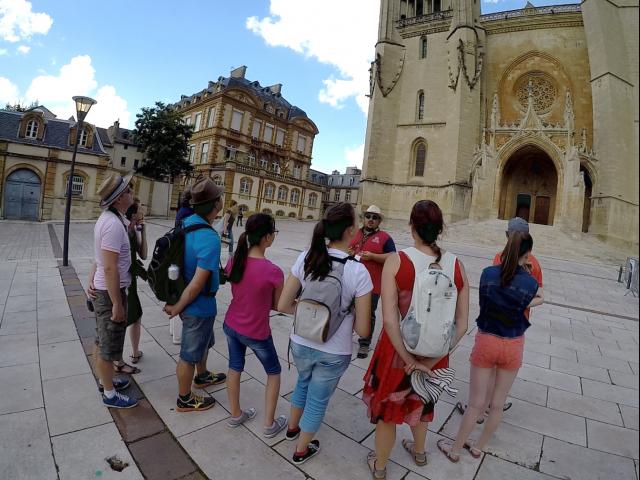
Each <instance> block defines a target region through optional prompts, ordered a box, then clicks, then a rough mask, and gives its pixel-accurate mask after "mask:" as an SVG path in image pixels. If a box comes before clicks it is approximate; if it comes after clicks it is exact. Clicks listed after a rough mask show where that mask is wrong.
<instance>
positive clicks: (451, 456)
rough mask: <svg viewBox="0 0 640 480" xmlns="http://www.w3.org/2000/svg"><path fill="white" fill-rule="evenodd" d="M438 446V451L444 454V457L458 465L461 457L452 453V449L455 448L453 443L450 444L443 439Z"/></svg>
mask: <svg viewBox="0 0 640 480" xmlns="http://www.w3.org/2000/svg"><path fill="white" fill-rule="evenodd" d="M437 445H438V450H440V451H441V452H442V453H444V456H445V457H447V460H449V461H450V462H451V463H458V462H459V461H460V455H459V454H457V453H453V452H452V451H451V447H452V446H453V444H452V443H450V442H448V441H447V440H445V439H444V438H441V439H440V440H438V443H437ZM444 445H447V446H448V447H449V450H446V449H445V447H444Z"/></svg>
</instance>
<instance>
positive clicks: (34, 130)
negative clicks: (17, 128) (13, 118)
mask: <svg viewBox="0 0 640 480" xmlns="http://www.w3.org/2000/svg"><path fill="white" fill-rule="evenodd" d="M24 136H25V137H27V138H38V122H37V121H36V120H29V123H27V129H26V130H25V132H24Z"/></svg>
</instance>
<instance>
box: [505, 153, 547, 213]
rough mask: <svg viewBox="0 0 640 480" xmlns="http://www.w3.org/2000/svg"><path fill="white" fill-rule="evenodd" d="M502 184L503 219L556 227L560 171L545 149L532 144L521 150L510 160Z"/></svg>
mask: <svg viewBox="0 0 640 480" xmlns="http://www.w3.org/2000/svg"><path fill="white" fill-rule="evenodd" d="M500 184H501V189H500V208H499V216H500V218H503V219H508V218H512V217H516V216H518V217H521V218H524V219H525V220H527V221H528V222H530V223H538V224H542V225H553V220H554V216H555V210H556V198H557V189H558V172H557V170H556V167H555V165H554V163H553V160H551V158H550V157H549V155H547V154H546V153H545V152H544V151H543V150H541V149H540V148H538V147H536V146H533V145H526V146H524V147H522V148H520V149H518V150H517V151H516V152H515V153H513V155H511V157H510V158H509V159H508V160H507V162H506V164H505V166H504V168H503V170H502V179H501V182H500Z"/></svg>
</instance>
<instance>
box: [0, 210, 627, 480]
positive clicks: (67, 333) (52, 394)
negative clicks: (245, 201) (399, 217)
mask: <svg viewBox="0 0 640 480" xmlns="http://www.w3.org/2000/svg"><path fill="white" fill-rule="evenodd" d="M168 225H170V222H167V221H166V220H157V219H156V220H154V219H151V220H150V221H149V234H150V238H151V239H152V240H155V238H157V237H158V236H159V235H160V234H161V233H162V232H163V231H165V230H166V229H167V226H168ZM7 227H8V228H7ZM278 229H279V231H280V233H279V236H278V239H277V241H276V243H275V245H274V247H273V248H272V249H271V250H270V251H269V252H268V255H269V256H270V258H271V259H272V260H273V261H275V262H276V263H277V264H278V265H280V266H281V267H282V268H283V269H284V270H285V272H286V271H288V269H289V268H290V266H291V265H292V263H293V260H294V259H295V257H296V256H297V255H298V254H299V252H300V251H301V250H302V249H304V248H305V246H306V243H307V242H308V239H309V236H310V232H311V229H312V225H311V224H309V223H298V222H290V221H279V222H278ZM487 229H488V230H489V232H488V233H487V232H485V233H484V234H483V237H482V238H476V241H474V237H478V235H479V234H478V233H477V228H476V227H475V226H473V227H472V226H469V228H467V229H465V228H464V225H463V226H455V231H456V235H455V238H452V236H451V232H452V231H453V230H454V229H453V228H452V229H451V230H450V232H449V237H448V239H445V242H444V245H445V247H446V248H449V249H451V250H452V251H453V252H455V253H456V254H458V255H459V256H460V258H461V259H462V261H463V262H464V264H465V266H466V268H467V271H468V273H469V278H470V282H471V286H472V295H471V312H472V313H471V321H470V323H471V326H473V315H474V314H475V313H477V285H478V278H479V274H480V272H481V270H482V268H483V267H484V266H486V265H488V264H489V262H490V259H491V258H492V257H493V255H494V253H495V251H496V250H498V249H499V247H500V246H501V245H499V246H498V247H497V248H491V247H490V246H488V242H487V241H486V239H487V238H491V237H490V236H493V238H496V243H500V240H499V239H500V238H501V237H500V231H501V230H503V229H504V227H503V225H501V224H499V223H497V222H493V223H489V224H488V226H487ZM53 230H54V232H55V234H56V236H57V238H58V239H59V241H60V243H61V242H62V225H53ZM238 233H239V232H238ZM534 234H536V232H534ZM542 234H544V235H546V236H548V241H547V244H545V248H540V249H539V250H540V251H539V252H538V253H544V254H543V255H539V259H540V263H541V264H542V267H543V270H544V280H545V294H546V297H547V300H548V301H549V302H548V303H547V304H545V305H543V306H541V307H538V308H536V309H535V311H534V312H533V315H532V324H533V326H532V328H530V329H529V330H528V332H527V341H526V348H525V364H524V366H523V368H522V369H521V370H520V373H519V378H518V379H517V380H516V383H515V385H514V387H513V389H512V392H511V399H512V401H513V407H512V408H511V409H510V410H509V411H508V412H506V414H505V418H504V422H503V424H502V425H501V426H500V428H499V430H498V432H497V433H496V435H495V438H494V439H493V440H492V441H491V443H490V445H489V447H488V449H487V453H486V454H485V455H484V456H483V458H481V459H479V460H473V459H472V458H471V457H470V456H469V455H463V456H462V460H461V462H460V463H459V464H456V465H454V464H451V463H449V462H448V461H447V460H446V459H445V458H444V456H443V455H441V454H440V453H439V452H438V451H437V449H436V448H435V444H436V441H437V439H438V438H440V437H442V436H444V437H448V438H451V437H452V436H453V435H455V432H456V431H457V426H458V424H459V421H460V418H461V417H460V415H459V414H458V413H456V411H455V409H454V404H455V402H456V400H457V399H451V398H449V397H445V398H443V399H442V400H441V401H440V402H439V403H438V405H437V408H436V416H435V421H434V422H433V423H432V424H430V433H429V437H428V447H427V450H428V452H429V454H430V459H429V460H430V461H429V464H428V465H427V466H424V467H417V466H416V465H415V464H413V463H411V462H410V458H409V456H408V455H406V453H405V452H404V451H403V450H402V448H401V447H396V448H395V450H394V452H393V454H392V460H393V463H392V464H391V465H390V468H389V477H388V478H390V479H406V480H419V479H424V478H428V479H431V480H439V479H447V480H450V479H463V480H466V479H469V480H471V479H475V480H496V479H505V480H506V479H527V480H533V479H546V480H548V479H554V478H570V479H580V480H582V479H586V480H589V479H594V480H595V479H601V478H615V479H637V469H638V457H639V452H638V407H639V405H638V379H639V377H638V373H639V366H638V300H637V299H635V298H634V297H633V296H632V295H627V296H625V291H624V288H623V287H622V286H621V284H618V283H617V282H616V279H617V265H616V263H615V262H617V261H618V259H619V258H621V257H623V256H622V255H620V254H617V253H616V254H611V255H609V254H608V255H607V256H601V257H599V256H598V251H597V250H598V248H602V247H601V246H600V245H599V244H598V243H596V242H594V243H593V244H590V245H593V247H589V248H591V250H589V248H587V246H585V245H578V246H577V247H575V248H574V249H572V250H571V251H568V250H567V249H568V248H569V249H571V246H570V245H569V246H567V244H566V243H567V242H566V239H565V238H560V239H559V240H557V241H556V240H554V238H555V237H554V234H553V232H549V231H544V232H541V233H540V234H537V235H536V237H535V238H539V237H541V236H542ZM394 236H395V237H396V238H397V240H398V243H399V244H400V246H402V245H404V244H406V243H407V242H408V237H407V235H406V233H402V232H400V233H396V234H395V235H394ZM236 238H237V236H236ZM502 238H503V237H502ZM453 240H455V243H454V241H453ZM554 243H555V244H556V247H557V248H556V249H555V250H554V248H553V245H554ZM536 247H537V245H536ZM594 250H595V251H594ZM536 251H538V249H536ZM53 252H54V250H52V248H51V243H50V239H49V234H48V231H47V226H46V225H44V224H21V223H12V222H1V223H0V314H1V316H0V318H1V321H0V382H1V384H2V390H1V392H0V445H1V446H2V448H0V472H2V474H1V475H0V477H2V478H7V479H40V478H46V479H49V478H52V479H55V478H61V479H77V478H143V475H144V476H146V478H159V479H164V478H178V476H177V475H173V474H171V475H169V474H168V473H166V472H165V473H163V472H162V471H160V470H159V469H158V468H156V469H155V470H154V469H153V468H152V466H150V465H147V464H146V460H145V461H141V460H139V458H149V456H147V457H144V456H141V455H139V453H140V451H142V450H146V451H149V452H151V453H153V454H154V455H155V459H156V462H158V463H160V464H162V461H163V457H165V456H167V455H166V454H165V453H164V452H166V451H167V447H166V445H167V444H168V443H167V442H169V441H172V442H174V441H176V440H177V442H178V443H179V444H180V445H181V446H182V448H183V449H184V450H185V451H186V452H187V453H188V455H189V456H190V457H191V459H193V460H194V461H195V462H196V464H197V465H198V466H199V468H200V470H201V471H200V473H198V472H192V473H189V471H188V468H187V467H184V468H185V469H186V470H184V472H185V473H187V474H188V475H189V476H188V477H184V478H202V475H201V474H204V475H205V476H206V477H208V478H214V479H216V480H218V479H239V478H242V479H254V478H256V479H257V478H260V479H275V478H279V479H304V478H313V479H317V480H324V479H340V480H343V479H367V478H370V475H369V473H368V470H367V467H366V463H365V457H366V454H367V452H368V451H369V449H371V448H372V447H373V441H374V437H373V425H371V424H370V423H369V422H368V420H367V417H366V410H365V407H364V404H363V403H362V401H361V400H360V394H361V390H362V387H363V382H362V376H363V374H364V369H365V368H366V367H367V365H368V360H358V359H355V358H354V360H353V361H352V363H351V366H350V367H349V369H348V370H347V372H346V374H345V375H344V377H343V378H342V380H341V382H340V384H339V388H338V390H337V391H336V394H335V396H334V397H333V398H332V401H331V404H330V408H329V410H328V413H327V416H326V418H325V422H324V425H323V426H322V428H321V430H320V432H319V434H318V438H319V439H320V442H321V444H322V451H321V453H320V454H319V455H318V456H317V457H316V458H314V459H312V460H310V461H308V462H307V463H305V464H303V465H301V466H300V467H297V466H294V465H293V464H292V463H290V458H291V454H292V449H293V445H292V444H291V443H289V442H286V441H285V440H284V439H283V436H282V435H280V436H278V437H276V438H274V439H271V440H266V439H264V438H263V437H262V436H261V434H260V433H261V425H262V420H261V413H260V411H261V410H262V408H263V401H262V398H263V385H264V383H265V381H266V377H265V374H264V372H263V371H262V368H261V366H260V364H259V362H258V361H257V359H256V358H255V356H254V355H249V356H248V358H247V364H246V372H245V374H244V376H243V382H242V387H241V398H242V404H243V407H245V408H246V407H250V406H255V407H256V408H258V411H259V414H258V416H257V418H256V419H255V420H253V421H251V422H249V423H248V424H247V425H246V426H242V427H240V428H238V429H234V430H230V429H228V428H227V427H226V425H225V422H224V420H225V419H226V418H227V417H228V415H229V413H228V402H227V399H226V392H225V391H224V390H225V388H224V386H218V387H213V388H210V389H208V392H206V394H210V395H213V396H214V397H215V398H216V399H217V400H218V402H219V404H218V406H216V407H215V408H214V409H212V410H211V411H208V412H203V413H201V414H193V415H185V414H182V415H180V414H177V413H175V411H174V410H173V407H174V402H175V394H176V388H177V385H176V380H175V374H174V371H175V362H176V358H177V354H178V350H179V347H178V346H175V345H173V344H172V343H171V338H170V336H169V331H168V319H167V317H166V315H164V314H163V313H162V312H161V306H160V305H159V304H158V302H156V301H155V299H154V298H153V295H152V294H151V292H150V291H149V289H148V287H147V286H146V285H143V286H141V288H140V290H141V301H142V304H143V308H144V311H145V314H144V317H143V320H142V322H143V332H142V350H143V351H144V354H145V356H144V358H143V359H142V361H141V362H140V364H139V366H140V368H141V369H142V372H141V373H140V374H138V375H136V376H135V379H136V382H137V384H138V386H139V388H140V390H141V393H142V394H143V395H144V396H145V398H146V401H148V402H149V404H150V406H151V407H152V409H151V410H155V413H157V415H159V417H160V418H161V419H162V422H164V428H166V431H165V433H164V434H162V435H156V436H153V437H151V436H149V437H145V436H144V435H143V434H142V435H140V436H139V439H136V440H135V441H134V442H128V441H127V443H125V441H124V440H123V438H124V439H125V440H126V438H127V437H129V436H130V432H126V431H124V430H125V429H126V427H127V424H126V422H125V424H124V427H123V425H122V424H121V423H117V422H114V420H113V418H112V416H111V415H109V412H108V411H107V409H105V408H104V407H103V406H102V405H101V404H100V401H99V396H98V393H97V390H96V389H95V383H94V380H93V376H92V374H91V369H90V363H89V362H87V358H89V359H90V357H86V355H85V350H84V349H83V343H82V341H81V338H83V337H84V334H83V332H81V331H79V330H78V329H76V326H75V325H74V322H73V317H72V311H75V310H74V309H77V305H76V304H74V302H73V301H72V300H69V301H67V298H70V297H68V295H69V284H68V282H67V280H65V278H67V277H65V276H64V275H63V276H61V275H60V273H59V270H58V268H57V261H56V260H55V258H54V257H53V255H54V254H53ZM70 252H71V257H72V263H73V266H74V267H75V271H76V272H77V274H78V277H79V278H80V280H81V281H82V282H83V283H85V282H86V274H87V271H88V268H89V264H90V260H91V258H92V256H93V252H92V224H90V223H76V224H73V225H72V229H71V235H70ZM594 258H602V259H603V263H599V264H593V263H591V264H590V263H589V262H592V260H591V259H594ZM607 262H608V263H607ZM73 288H75V287H73ZM218 298H219V305H220V308H219V310H220V317H219V318H220V320H219V321H218V322H216V327H215V334H216V339H217V341H216V345H215V346H214V348H213V349H212V350H211V352H210V356H209V365H210V367H211V368H212V369H214V370H216V371H225V370H226V368H227V360H226V357H227V350H226V342H225V341H224V334H223V332H222V330H221V320H222V318H223V315H224V312H225V311H226V307H227V306H228V303H229V300H230V291H229V288H228V287H223V288H222V290H221V291H220V294H219V297H218ZM69 302H70V303H69ZM379 323H380V322H379ZM271 325H272V329H273V334H274V340H275V343H276V348H277V350H278V353H279V356H280V357H281V361H282V363H283V367H284V368H283V378H282V388H281V398H280V400H279V405H278V412H277V413H283V414H287V413H288V407H289V404H288V398H289V395H290V393H291V391H292V390H293V387H294V385H295V378H296V375H295V367H293V368H292V369H291V370H290V371H289V370H287V368H286V347H287V338H288V332H289V330H290V327H291V321H290V319H289V318H288V317H286V316H281V315H274V316H273V317H272V321H271ZM379 329H380V326H379V325H378V331H379ZM474 330H475V329H474V328H470V331H469V332H468V335H467V336H466V337H465V338H464V339H463V341H462V343H461V345H460V346H459V347H458V348H457V349H456V350H455V352H454V353H453V354H452V365H453V367H454V368H455V369H456V374H457V375H456V376H457V380H456V384H457V385H456V386H457V387H459V389H460V393H459V396H458V398H459V399H460V400H464V399H465V397H466V394H467V390H468V383H467V382H468V380H469V364H468V357H469V352H470V348H471V346H472V344H473V335H474V334H475V331H474ZM129 354H130V351H129V347H128V345H127V349H126V351H125V355H127V356H128V355H129ZM140 411H141V412H142V410H140ZM145 412H146V410H145ZM131 413H132V414H134V413H135V410H134V411H131ZM140 415H142V413H141V414H140ZM134 423H135V421H134V420H133V419H132V420H131V424H132V425H133V424H134ZM118 426H120V427H121V429H120V430H119V429H118ZM169 433H170V435H169ZM476 434H477V432H476ZM406 435H408V429H407V428H405V427H404V426H403V427H401V428H399V430H398V444H399V440H400V438H402V437H404V436H406ZM173 439H175V440H173ZM114 454H116V455H118V456H119V457H120V458H121V459H123V460H125V461H127V462H128V463H129V464H130V465H129V466H128V467H127V468H126V469H125V470H124V471H123V472H121V473H116V472H114V471H112V470H111V469H110V468H109V467H108V465H107V464H106V462H105V460H104V458H105V457H107V456H111V455H114ZM151 458H154V457H153V456H152V457H151ZM134 459H135V460H134ZM136 462H138V463H136ZM174 463H175V462H174ZM174 467H175V465H174ZM176 468H177V467H176ZM190 468H192V467H190ZM173 471H175V468H174V470H173ZM150 472H153V473H150ZM183 476H184V475H183Z"/></svg>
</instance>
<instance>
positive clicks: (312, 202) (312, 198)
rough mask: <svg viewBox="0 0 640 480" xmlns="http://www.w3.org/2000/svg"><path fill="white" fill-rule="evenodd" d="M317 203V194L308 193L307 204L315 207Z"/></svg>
mask: <svg viewBox="0 0 640 480" xmlns="http://www.w3.org/2000/svg"><path fill="white" fill-rule="evenodd" d="M317 203H318V195H316V194H315V193H312V194H311V195H309V206H310V207H315V206H316V204H317Z"/></svg>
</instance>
